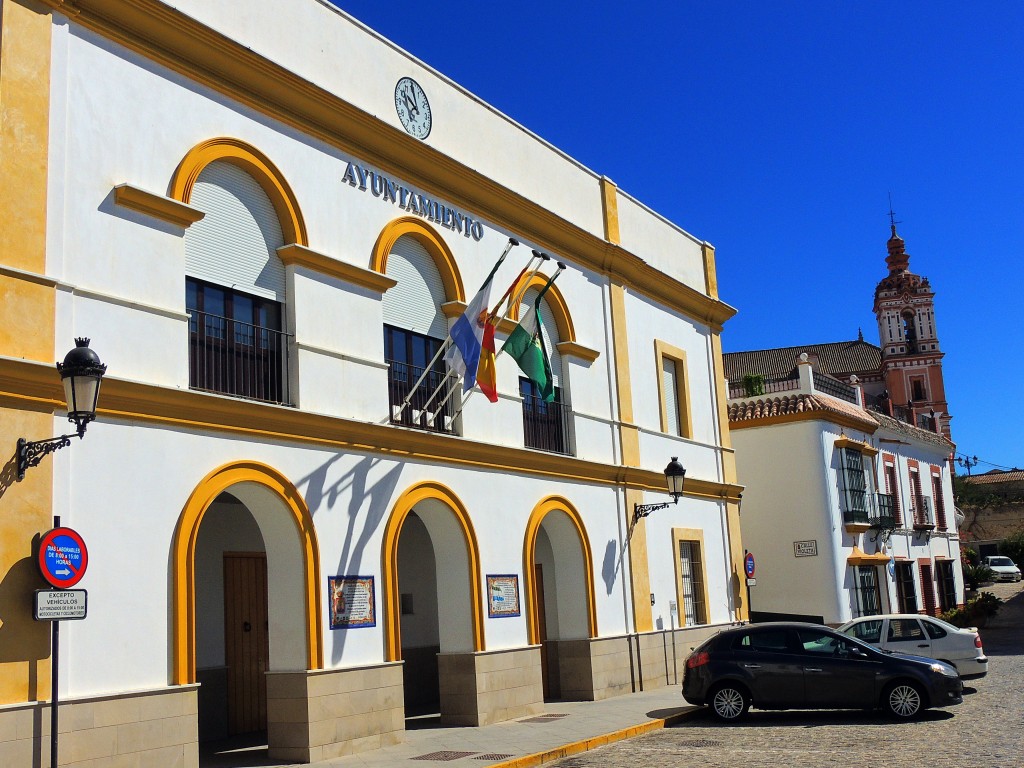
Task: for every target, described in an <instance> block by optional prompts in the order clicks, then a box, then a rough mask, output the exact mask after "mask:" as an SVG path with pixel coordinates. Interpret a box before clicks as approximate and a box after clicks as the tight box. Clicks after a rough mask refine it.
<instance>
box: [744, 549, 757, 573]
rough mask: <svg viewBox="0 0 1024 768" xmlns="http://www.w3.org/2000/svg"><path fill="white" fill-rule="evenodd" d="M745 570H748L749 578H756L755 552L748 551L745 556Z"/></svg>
mask: <svg viewBox="0 0 1024 768" xmlns="http://www.w3.org/2000/svg"><path fill="white" fill-rule="evenodd" d="M743 570H744V571H746V574H747V578H748V579H752V578H754V553H753V552H747V554H746V555H745V556H744V558H743Z"/></svg>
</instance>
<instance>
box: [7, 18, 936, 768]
mask: <svg viewBox="0 0 1024 768" xmlns="http://www.w3.org/2000/svg"><path fill="white" fill-rule="evenodd" d="M2 30H3V31H2V34H3V37H2V40H0V107H2V112H3V114H4V121H3V123H2V125H0V168H2V180H3V184H0V196H2V198H3V206H2V209H3V211H4V225H3V227H2V232H3V235H2V237H3V245H4V247H3V248H2V249H0V295H2V296H3V297H4V298H3V302H2V303H0V319H2V322H0V328H2V332H0V382H2V385H0V426H2V432H3V434H4V435H6V436H7V438H8V439H9V441H10V443H9V446H10V450H11V452H12V454H11V456H12V458H11V459H10V460H9V461H8V464H7V467H6V469H5V472H4V476H3V477H4V479H3V483H2V485H0V764H4V765H28V764H30V762H29V761H30V760H31V759H32V756H33V755H37V756H38V755H42V756H43V757H42V760H43V761H45V760H46V759H47V758H48V754H49V752H48V750H49V739H48V737H46V736H45V728H44V725H43V724H44V723H48V722H49V719H48V718H49V712H48V709H49V708H48V706H47V702H48V700H50V698H51V674H52V673H53V672H54V671H56V672H57V673H58V674H59V677H58V696H59V701H60V703H61V706H60V707H59V713H60V716H61V718H63V719H62V720H61V730H62V735H61V738H60V745H59V748H60V749H61V757H62V760H63V761H64V762H68V761H70V764H72V765H78V764H85V763H87V762H88V761H90V760H99V761H102V760H110V761H114V760H130V759H139V760H142V762H143V763H145V764H157V763H160V764H168V765H170V764H179V763H180V764H184V765H195V764H196V763H197V761H198V741H199V740H201V739H207V738H217V737H219V736H223V735H226V734H233V733H240V732H247V731H260V730H266V732H267V738H268V743H269V751H270V755H271V756H272V757H275V758H279V759H285V760H295V761H309V760H315V759H322V758H328V757H331V756H334V755H338V754H343V753H347V752H353V751H358V750H365V749H372V748H374V747H376V746H379V745H381V744H383V743H388V742H392V741H394V740H396V739H400V738H401V737H402V733H403V731H404V728H405V717H406V716H407V715H409V714H414V713H417V712H440V715H441V718H442V720H443V721H444V722H447V723H452V724H462V725H471V726H472V725H480V724H485V723H491V722H496V721H499V720H503V719H511V718H516V717H521V716H527V715H531V714H535V713H537V712H540V711H542V710H543V708H544V701H545V699H548V698H562V699H597V698H603V697H607V696H612V695H617V694H628V693H629V692H631V691H634V690H639V689H642V688H647V687H652V686H658V685H666V684H670V683H676V682H678V679H679V678H680V677H681V661H680V660H681V659H682V658H683V656H684V655H685V652H686V649H687V648H689V647H690V646H692V645H693V644H694V643H695V642H697V641H698V640H699V639H700V638H701V637H703V636H704V635H706V634H707V633H708V632H709V631H711V629H712V628H714V627H715V626H716V625H724V624H729V623H731V622H735V621H738V620H743V619H745V618H746V616H747V605H746V595H745V594H744V592H743V590H742V588H741V586H740V585H741V579H740V574H741V570H742V566H741V560H742V555H743V546H742V542H741V538H740V527H739V498H740V490H741V489H740V487H739V486H738V485H737V484H736V475H735V467H734V462H733V455H732V450H731V448H730V442H729V429H728V421H727V417H726V404H725V400H726V395H725V386H724V381H725V379H724V374H723V368H722V354H721V344H720V333H721V331H722V325H723V323H725V322H726V321H727V320H728V319H729V318H730V317H731V316H732V315H733V314H734V310H733V309H732V308H731V307H729V306H728V305H727V304H725V303H723V302H722V301H721V300H720V299H719V298H718V290H717V283H716V276H715V262H714V250H713V248H712V247H711V246H710V245H708V244H707V243H705V242H703V241H701V240H699V239H696V238H694V237H693V236H691V235H689V234H688V233H686V232H685V231H683V230H682V229H680V228H679V227H678V226H676V225H675V224H673V223H672V222H670V221H667V220H665V219H664V218H663V217H661V216H659V215H657V214H656V213H654V212H653V211H651V210H650V209H648V208H646V207H645V206H644V205H643V204H642V203H641V202H639V201H638V200H636V199H634V198H633V197H630V196H629V195H628V194H626V193H625V192H623V191H621V190H619V189H617V188H616V186H615V184H614V183H612V182H611V181H610V180H609V179H607V178H605V177H603V176H601V175H600V174H598V173H595V172H594V171H591V170H589V169H587V168H585V167H583V166H581V165H580V164H579V163H577V162H575V161H574V160H572V159H571V158H569V157H567V156H566V155H565V154H563V153H562V152H560V151H559V150H558V149H557V148H555V147H553V146H551V145H549V144H547V143H545V142H544V141H543V140H542V139H540V138H539V137H537V136H535V135H534V134H532V133H530V132H529V131H528V130H526V129H525V128H523V127H522V126H520V125H518V124H516V123H515V122H514V121H513V120H511V119H509V118H508V117H506V116H504V115H502V114H500V113H499V112H497V111H496V110H495V109H493V108H492V107H490V106H489V105H487V104H485V103H483V102H481V101H480V100H479V99H478V98H476V97H475V96H473V95H472V94H471V93H468V92H466V91H465V90H464V89H462V88H460V87H459V86H458V85H457V84H455V83H453V82H451V81H450V80H448V79H447V78H445V77H444V75H442V74H441V73H439V72H436V71H434V70H432V69H431V68H429V67H428V66H426V65H424V64H423V63H422V62H420V61H418V60H417V59H416V58H414V57H413V56H412V55H410V54H408V53H406V52H405V51H403V50H401V49H399V48H398V47H396V46H395V45H394V44H392V43H390V42H388V41H387V40H385V39H383V38H381V37H380V36H379V35H377V34H376V33H374V32H373V31H371V30H369V29H367V28H366V27H364V26H363V25H361V24H360V23H358V22H357V21H355V20H354V19H352V18H351V17H349V16H347V15H346V14H345V13H343V12H341V11H339V10H338V9H336V8H334V7H333V6H331V5H329V4H327V3H325V2H321V1H320V0H294V1H293V2H290V3H288V4H287V5H284V4H282V3H279V2H272V1H271V0H250V2H247V3H245V6H244V12H241V11H240V6H239V5H238V4H237V3H227V2H210V1H209V0H175V2H173V3H172V2H160V1H159V0H43V1H42V2H37V1H36V0H2ZM513 239H514V240H515V241H518V242H519V243H520V245H513V244H512V240H513ZM507 247H509V248H510V250H509V252H508V256H507V258H506V260H505V262H504V263H503V264H502V265H501V266H500V267H499V268H498V269H497V272H496V273H495V275H494V290H493V292H492V295H491V305H493V303H495V302H496V301H497V299H498V297H499V296H500V295H501V294H502V292H503V291H504V290H505V288H507V287H508V288H512V289H514V290H518V291H519V292H522V297H523V298H522V301H521V302H517V303H516V304H515V305H514V306H512V307H511V310H510V312H509V314H508V317H507V319H505V320H504V321H502V322H501V323H500V324H499V325H498V327H497V332H496V336H497V344H498V346H499V347H500V345H501V344H502V343H503V341H504V340H505V339H506V338H507V337H508V335H509V334H510V333H511V332H512V330H513V328H514V327H515V324H516V322H517V321H518V320H521V319H524V318H528V317H530V315H531V312H532V307H533V305H534V304H536V303H537V299H538V296H539V295H540V293H541V290H542V288H543V287H544V285H545V284H546V279H547V276H550V275H552V274H553V273H554V272H555V270H556V263H557V262H562V263H563V264H564V265H565V269H564V271H563V272H562V273H561V274H560V276H559V277H558V279H557V281H556V282H555V283H553V284H552V286H551V287H550V289H549V290H548V291H547V292H546V293H544V295H543V298H542V299H541V301H540V306H539V310H540V314H541V317H542V319H543V324H544V325H543V328H544V335H543V339H544V341H545V343H546V347H547V349H548V352H549V353H550V367H551V375H552V377H553V383H554V387H555V391H554V395H555V397H554V399H553V401H547V400H545V399H543V398H541V397H539V396H538V394H539V391H540V390H539V387H538V385H537V384H536V383H535V382H532V381H531V380H530V379H528V378H526V377H525V376H524V375H523V374H522V372H521V371H520V369H519V368H518V367H517V366H516V365H515V363H514V361H512V360H511V359H510V358H509V357H508V356H507V355H504V356H499V357H498V358H497V360H496V370H497V394H498V397H497V402H496V403H491V402H489V401H488V400H487V398H485V397H484V396H483V395H482V394H480V392H479V391H476V392H474V393H472V394H470V395H469V397H468V398H467V399H466V400H465V403H464V406H463V393H462V390H461V388H459V389H458V390H457V391H456V392H455V393H454V394H453V396H452V397H451V398H450V399H448V400H447V401H444V397H445V396H444V395H441V396H440V397H438V398H435V399H434V400H432V401H428V400H429V395H430V394H431V393H432V392H434V391H435V390H436V389H437V388H438V386H439V385H441V383H442V381H443V380H444V378H445V376H446V368H445V365H444V362H443V360H441V361H439V362H437V363H436V364H434V365H433V366H432V367H431V364H430V361H431V359H432V358H433V355H434V353H435V352H436V351H437V350H439V349H440V348H441V347H442V345H443V344H444V341H445V339H446V337H447V335H448V332H449V329H450V328H451V327H452V326H453V325H454V324H455V323H456V322H458V319H459V318H460V317H461V316H462V314H463V312H464V311H465V309H466V307H467V305H468V304H469V303H470V302H472V300H473V299H474V296H476V291H477V289H478V287H479V286H481V285H482V284H483V283H484V281H485V279H486V277H487V276H488V274H489V273H490V272H491V270H492V268H493V267H494V266H495V264H496V263H497V261H498V258H499V256H500V255H501V254H502V253H503V252H505V250H506V248H507ZM534 250H536V251H538V252H542V253H545V254H548V255H550V257H551V258H550V260H549V261H547V262H544V263H543V264H542V265H541V270H542V271H541V272H540V273H538V274H530V273H527V274H526V275H524V276H522V277H521V278H517V275H519V274H520V271H521V270H522V269H523V268H524V267H525V266H526V265H527V264H528V263H529V262H530V259H531V252H532V251H534ZM534 263H535V264H537V263H538V262H537V260H535V261H534ZM472 319H473V318H470V320H472ZM76 337H83V338H88V339H90V342H89V345H90V349H92V350H93V351H94V352H95V353H96V354H97V355H98V356H99V358H100V359H101V360H102V362H103V363H104V364H105V365H106V366H107V369H106V375H105V377H104V378H103V380H102V386H101V392H100V397H99V405H98V413H97V418H96V420H95V422H94V423H92V424H89V425H88V428H87V431H86V433H85V435H84V438H83V439H81V440H78V439H75V440H73V441H72V444H71V445H70V446H66V447H61V448H59V449H57V450H55V451H53V452H52V453H49V452H44V453H33V454H32V459H33V461H31V462H29V461H27V459H26V460H25V461H23V462H19V461H18V459H19V456H18V455H15V452H16V441H17V439H18V438H22V439H23V440H25V441H28V442H29V443H37V442H38V441H40V440H44V439H46V438H50V437H51V436H53V435H61V434H62V433H65V432H68V431H69V428H68V425H67V421H66V416H67V408H68V406H67V405H66V404H65V401H64V397H63V393H62V389H61V385H60V378H59V376H58V373H57V371H55V370H54V366H53V362H54V361H55V360H59V359H62V358H63V357H64V355H65V353H66V352H67V350H68V348H70V347H71V346H72V344H73V341H72V340H73V339H74V338H76ZM421 375H422V376H423V377H424V379H425V384H424V385H423V386H422V387H420V388H419V389H414V386H413V385H414V383H415V381H416V380H417V379H419V378H420V377H421ZM442 391H443V390H442ZM407 397H408V398H411V399H410V400H409V402H408V405H405V403H406V398H407ZM72 431H73V430H72ZM24 450H25V451H28V450H29V449H28V448H27V447H26V448H25V449H24ZM32 450H34V451H39V450H41V449H40V448H39V446H38V445H36V446H32ZM26 456H27V453H26ZM673 457H678V462H679V464H681V465H682V466H683V467H685V470H686V479H685V487H684V491H683V495H682V498H681V499H679V501H678V504H668V505H667V507H666V508H664V509H658V510H656V511H653V513H652V514H650V516H647V517H644V516H643V514H642V513H643V512H645V511H647V510H646V509H644V508H639V509H638V508H637V505H639V504H644V503H646V504H658V503H660V502H663V501H669V496H668V495H667V492H666V478H665V475H664V474H663V468H664V467H665V466H666V464H668V463H669V462H670V460H671V459H672V458H673ZM22 458H25V457H22ZM19 464H24V465H25V466H23V467H20V466H19ZM20 468H23V469H24V479H23V480H20V481H19V480H18V479H17V474H18V470H19V469H20ZM925 474H927V472H926V473H925ZM55 518H58V519H59V521H60V524H61V526H65V527H68V528H71V529H73V531H75V532H77V534H78V535H79V536H81V538H82V540H83V541H84V542H85V544H86V546H87V551H88V561H87V567H86V564H85V563H84V562H79V561H76V565H77V570H76V574H77V575H78V576H80V577H81V578H80V581H78V582H77V583H76V584H74V588H75V589H84V590H86V592H87V594H88V602H87V616H86V617H85V618H84V619H82V620H79V621H62V622H61V623H60V625H59V626H60V631H59V664H58V666H57V668H56V670H54V669H52V667H51V659H53V658H54V654H53V650H55V649H51V647H50V640H51V632H50V626H49V624H48V622H42V621H40V622H37V621H34V620H33V616H32V611H31V608H30V606H31V604H32V596H33V591H34V590H36V589H39V588H47V584H46V583H45V582H44V581H43V579H42V576H41V574H40V567H39V565H38V564H37V560H36V559H35V558H36V554H35V550H34V547H35V546H36V543H37V542H38V540H39V538H40V537H41V536H44V535H46V533H47V532H48V531H49V530H50V529H51V528H53V527H54V522H55ZM935 543H936V542H935V541H933V546H934V544H935ZM822 544H823V545H824V541H823V542H822ZM44 549H45V548H44ZM76 556H77V555H76ZM79 571H81V572H79ZM51 577H52V574H51ZM68 581H70V579H68ZM680 627H681V628H680ZM670 635H671V637H670ZM667 647H673V648H678V652H677V658H667V657H666V654H665V650H664V649H665V648H667ZM132 755H134V756H135V757H130V756H132ZM126 756H127V757H126ZM89 764H90V765H91V764H92V763H89Z"/></svg>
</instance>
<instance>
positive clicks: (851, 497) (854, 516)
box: [843, 488, 874, 525]
mask: <svg viewBox="0 0 1024 768" xmlns="http://www.w3.org/2000/svg"><path fill="white" fill-rule="evenodd" d="M873 501H874V499H872V497H871V494H870V493H868V492H867V491H863V490H859V489H856V488H847V489H846V509H845V510H843V522H844V523H846V524H847V525H867V524H868V518H869V516H870V515H871V513H872V512H873V511H874V504H873V503H872V502H873Z"/></svg>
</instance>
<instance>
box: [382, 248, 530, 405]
mask: <svg viewBox="0 0 1024 768" xmlns="http://www.w3.org/2000/svg"><path fill="white" fill-rule="evenodd" d="M517 245H519V241H518V240H516V239H515V238H514V237H510V238H509V239H508V242H507V243H506V244H505V250H504V251H502V254H501V256H499V257H498V261H497V262H496V263H495V265H494V267H493V268H492V269H491V272H490V274H488V275H487V278H486V279H485V280H484V281H483V283H481V285H480V288H479V290H481V291H482V290H483V289H484V286H485V285H487V283H488V282H489V281H490V280H491V278H493V277H494V273H495V272H497V271H498V267H500V266H501V263H502V262H503V261H505V257H506V256H508V253H509V251H511V250H512V248H513V247H514V246H517ZM451 345H452V335H451V333H450V332H449V334H448V336H447V337H446V338H445V340H444V343H443V344H442V345H441V346H440V348H439V349H438V350H437V354H436V355H434V357H433V358H432V359H431V360H430V362H429V363H427V367H426V368H424V369H423V373H422V374H420V377H419V378H418V379H417V380H416V383H415V384H413V386H412V389H410V390H409V394H407V395H406V396H405V399H404V400H403V401H402V405H401V407H400V408H399V409H398V413H396V414H395V415H394V416H392V417H391V418H392V419H396V420H397V419H400V418H401V417H402V414H403V413H404V412H405V409H406V408H408V407H409V402H410V401H411V400H412V396H413V395H414V394H416V390H418V389H419V388H420V384H422V383H423V380H424V379H425V378H427V374H428V373H430V370H431V368H433V367H434V364H435V363H436V362H437V361H438V360H440V359H441V355H443V354H444V353H445V351H447V349H448V347H450V346H451ZM448 376H449V374H448V373H446V374H445V377H444V379H442V380H441V383H440V384H439V385H438V386H437V389H435V390H434V394H432V395H431V396H430V399H429V400H427V402H426V403H425V404H424V406H423V410H426V407H427V406H428V405H430V403H431V402H432V401H433V399H434V398H435V397H436V396H437V393H438V391H439V390H440V389H441V387H442V386H444V383H445V381H447V380H448Z"/></svg>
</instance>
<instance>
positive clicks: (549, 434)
mask: <svg viewBox="0 0 1024 768" xmlns="http://www.w3.org/2000/svg"><path fill="white" fill-rule="evenodd" d="M570 412H571V411H570V409H569V406H567V405H565V404H564V403H560V402H558V401H557V400H556V401H555V402H551V403H547V402H544V399H543V398H542V397H535V396H534V395H527V394H524V395H523V438H524V444H525V445H526V447H527V448H536V449H538V450H541V451H550V452H552V453H569V439H568V435H569V414H570Z"/></svg>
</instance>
